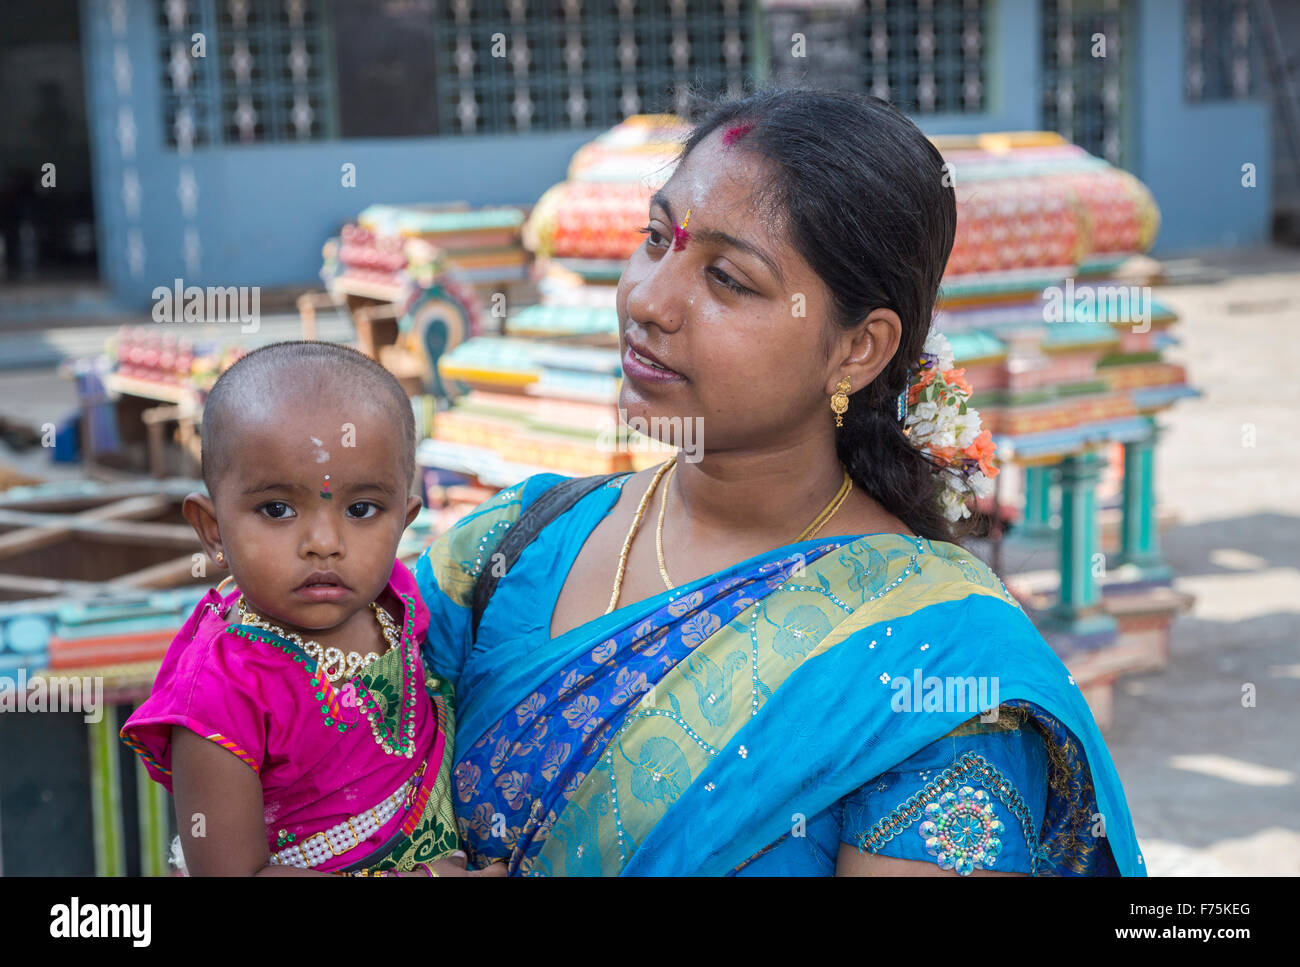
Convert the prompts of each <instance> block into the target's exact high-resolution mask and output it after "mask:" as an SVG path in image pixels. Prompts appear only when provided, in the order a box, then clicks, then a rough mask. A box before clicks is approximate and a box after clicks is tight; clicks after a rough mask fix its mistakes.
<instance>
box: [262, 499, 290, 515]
mask: <svg viewBox="0 0 1300 967" xmlns="http://www.w3.org/2000/svg"><path fill="white" fill-rule="evenodd" d="M257 509H258V510H260V511H261V512H262V513H264V514H265V515H266V516H267V517H269V518H271V520H288V519H289V518H290V517H294V516H296V515H295V514H294V512H293V508H292V507H290V506H289V505H288V504H286V503H285V502H284V501H283V500H272V501H270V502H268V503H265V504H263V505H262V506H261V507H259V508H257Z"/></svg>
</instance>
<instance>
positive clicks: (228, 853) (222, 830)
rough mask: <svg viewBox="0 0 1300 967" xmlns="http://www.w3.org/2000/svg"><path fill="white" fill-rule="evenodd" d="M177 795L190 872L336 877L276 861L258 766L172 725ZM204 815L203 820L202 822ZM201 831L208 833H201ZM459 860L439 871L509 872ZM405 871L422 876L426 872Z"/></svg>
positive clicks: (439, 865)
mask: <svg viewBox="0 0 1300 967" xmlns="http://www.w3.org/2000/svg"><path fill="white" fill-rule="evenodd" d="M171 741H172V751H171V756H172V797H173V798H174V799H175V800H176V824H177V827H178V828H179V829H180V834H181V846H182V848H183V849H184V851H185V866H186V868H187V869H188V870H189V874H190V876H332V875H333V874H332V873H322V872H319V871H317V870H304V869H301V868H299V867H296V866H278V865H275V866H273V865H272V864H271V853H270V851H269V850H268V849H267V848H266V832H265V829H266V827H265V825H264V823H265V819H264V814H263V809H264V806H263V803H262V783H261V782H260V781H259V780H258V778H257V774H256V773H254V772H253V770H252V769H250V768H248V766H246V765H244V763H242V762H240V761H239V759H238V758H236V757H235V756H233V755H231V754H230V753H229V752H227V751H226V750H225V749H223V748H221V747H220V746H219V745H216V744H215V743H213V742H209V741H208V740H207V739H204V738H202V737H200V736H198V735H195V734H194V733H193V732H191V731H190V730H189V729H187V728H184V727H182V726H179V725H174V726H172V739H171ZM200 817H202V822H200V821H199V820H200ZM195 830H198V831H200V832H202V833H203V834H204V835H202V836H195V835H194V833H195ZM463 855H464V854H460V856H461V857H462V858H461V859H460V860H459V862H457V860H455V859H449V858H444V859H440V860H435V861H434V862H433V864H432V866H433V869H434V870H435V872H437V874H438V875H439V876H505V874H506V868H505V865H504V864H502V863H496V864H493V865H492V866H489V867H488V868H487V869H484V870H466V869H465V860H464V859H463ZM398 875H399V876H407V877H421V878H423V877H424V876H426V874H425V873H422V872H411V873H401V874H398Z"/></svg>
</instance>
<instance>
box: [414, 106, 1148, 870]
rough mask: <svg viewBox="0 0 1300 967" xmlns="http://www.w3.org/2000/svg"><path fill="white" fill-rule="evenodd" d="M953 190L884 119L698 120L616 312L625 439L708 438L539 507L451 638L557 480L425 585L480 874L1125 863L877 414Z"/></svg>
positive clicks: (1008, 600) (926, 485) (1072, 696)
mask: <svg viewBox="0 0 1300 967" xmlns="http://www.w3.org/2000/svg"><path fill="white" fill-rule="evenodd" d="M950 184H951V179H948V178H946V177H945V170H944V168H943V159H942V158H941V156H940V155H939V153H938V152H937V151H936V150H935V148H934V147H933V146H932V145H931V144H930V143H929V142H928V141H927V140H926V138H925V137H924V136H923V135H922V134H921V133H920V131H919V130H918V129H917V128H916V127H915V126H914V125H913V124H912V123H911V122H910V121H909V120H908V119H907V118H906V117H904V116H903V115H902V114H900V113H899V112H898V111H896V110H895V109H893V108H892V107H890V106H889V105H887V104H885V103H884V102H882V101H879V100H876V99H874V98H869V97H865V96H859V95H850V94H839V93H828V92H812V91H763V92H759V93H757V94H754V95H751V96H749V97H748V98H746V99H744V100H740V101H738V102H733V103H729V104H723V105H719V106H715V107H714V109H713V111H712V113H711V114H710V115H709V116H708V117H707V118H705V119H704V120H703V121H702V122H701V123H700V124H699V125H698V126H697V127H696V129H695V130H694V132H693V134H692V136H691V137H690V138H689V139H688V141H687V142H686V145H685V147H684V151H683V154H682V156H681V158H680V160H679V163H678V165H677V167H676V168H675V170H674V172H673V175H672V177H671V178H670V180H669V181H668V182H667V183H666V184H665V185H664V187H663V189H662V190H661V191H660V192H658V193H657V194H656V195H655V197H654V199H653V200H652V202H651V205H650V210H649V223H648V225H647V227H646V229H644V231H645V232H646V236H647V237H646V242H645V244H644V245H643V246H641V247H640V248H638V250H637V251H636V252H635V253H634V254H633V256H632V257H631V259H630V260H629V262H628V265H627V268H626V271H625V272H624V273H623V276H622V278H621V281H620V283H619V287H618V298H617V305H618V316H619V322H620V348H621V349H622V350H623V353H624V355H623V369H624V380H623V385H622V391H621V397H620V408H621V410H623V411H624V413H625V418H627V419H630V418H632V417H640V418H641V419H643V420H646V421H647V423H650V421H652V420H654V419H655V418H658V422H656V423H653V424H651V425H657V426H660V427H674V426H676V427H681V426H684V424H685V421H687V420H693V421H698V422H697V423H695V426H696V427H698V428H699V429H700V430H702V431H703V432H702V435H701V434H699V433H697V434H696V436H695V438H694V439H695V440H696V441H697V442H698V445H697V446H696V448H695V450H694V451H693V452H692V451H689V450H686V449H682V450H680V451H679V453H678V455H677V457H676V459H674V460H671V461H668V462H666V463H664V464H663V465H661V466H659V467H657V468H652V469H648V470H645V471H642V472H639V473H629V474H626V475H622V476H617V477H614V478H612V479H611V480H609V481H607V482H605V483H603V484H602V485H600V486H598V487H597V488H596V489H594V490H592V491H590V492H589V493H588V494H586V495H585V496H583V497H582V498H581V499H579V500H578V501H577V502H576V503H575V504H574V505H573V506H572V507H570V508H569V509H568V510H566V511H564V512H563V513H561V514H560V515H559V516H557V517H555V519H554V520H552V521H551V522H550V523H549V524H547V525H546V526H545V527H544V528H543V529H542V530H541V531H540V533H539V534H538V535H537V537H536V539H535V540H533V541H532V543H531V544H529V545H528V546H527V547H526V548H525V549H524V550H523V552H522V553H521V554H520V555H519V557H518V559H517V560H515V561H514V562H513V564H512V566H511V567H510V568H509V570H508V571H507V572H506V573H505V574H504V576H503V577H501V578H500V580H499V583H498V584H497V585H496V588H495V591H494V593H493V595H492V597H491V599H490V601H489V603H488V605H487V607H486V610H485V611H483V613H482V617H481V623H480V625H479V626H478V628H477V632H476V633H475V630H474V628H473V622H472V620H471V602H472V595H473V588H474V584H475V581H476V580H477V579H478V578H479V577H480V575H481V574H482V572H483V570H484V569H485V568H489V567H491V566H493V555H494V553H496V548H497V547H498V546H499V545H500V542H501V540H502V538H503V536H504V535H505V534H506V533H508V532H509V529H510V528H511V526H512V525H513V524H514V522H515V521H517V520H518V519H519V517H520V515H521V513H523V512H524V511H525V510H526V509H527V508H528V507H529V506H531V505H532V504H533V502H534V501H536V500H537V499H538V497H539V496H540V495H541V494H543V493H544V492H546V491H547V490H548V489H549V488H550V487H552V486H554V485H555V484H557V483H558V482H560V481H561V480H562V479H563V478H562V477H559V476H557V475H554V474H538V475H535V476H531V477H529V478H527V479H526V480H523V481H520V482H519V483H517V484H515V485H514V486H511V487H508V488H507V489H506V490H504V491H502V492H501V493H500V494H498V495H497V496H496V497H494V498H492V499H491V500H488V501H486V502H485V503H484V504H483V505H481V506H480V507H478V508H476V509H475V510H474V511H473V512H472V513H470V514H469V515H468V516H466V517H465V518H464V519H462V520H461V521H459V522H458V523H457V525H456V526H455V527H453V528H452V529H451V530H450V531H449V532H448V533H447V534H445V535H443V536H442V537H441V538H440V539H439V540H438V541H437V542H436V543H435V544H434V545H433V546H432V547H430V548H429V550H428V551H427V552H426V553H425V555H424V556H423V557H422V558H421V559H420V560H419V562H418V565H417V568H416V577H417V581H418V583H419V586H420V589H421V593H422V595H423V598H424V602H425V604H426V605H427V606H428V608H429V611H430V613H431V620H430V625H429V634H428V641H427V645H426V655H425V657H426V663H427V667H429V668H430V669H432V670H433V671H434V672H435V673H437V674H440V675H442V676H444V677H445V678H447V679H448V680H449V681H450V682H451V684H452V685H453V687H454V689H455V693H456V697H457V706H458V721H457V734H456V742H455V753H454V761H455V767H454V772H453V776H454V778H453V784H454V786H455V804H456V809H457V814H458V822H459V825H460V832H461V834H462V840H463V842H464V844H465V848H466V849H467V850H468V851H469V853H470V857H471V866H480V867H481V866H484V865H486V864H488V863H490V862H493V861H502V860H504V861H506V862H507V863H508V868H509V872H510V873H511V874H524V875H601V874H604V875H612V874H672V875H680V874H699V875H729V874H739V875H771V874H795V875H828V874H841V875H871V874H919V875H927V874H949V875H957V874H960V875H994V874H1004V875H1005V874H1030V875H1115V874H1124V875H1141V874H1142V872H1143V868H1142V859H1141V855H1140V853H1139V851H1138V845H1137V841H1136V838H1135V836H1134V832H1133V828H1132V823H1131V820H1130V817H1129V813H1128V809H1127V806H1126V803H1125V800H1124V793H1123V790H1122V788H1121V786H1120V782H1119V778H1118V776H1117V775H1116V772H1115V768H1114V765H1113V764H1112V762H1111V759H1110V757H1109V755H1108V754H1107V751H1106V747H1105V744H1104V743H1103V741H1102V738H1101V735H1100V733H1099V732H1098V730H1097V727H1096V724H1095V722H1094V721H1093V718H1092V716H1091V714H1090V712H1089V710H1088V706H1087V704H1086V702H1085V701H1084V699H1083V696H1082V695H1081V693H1080V691H1079V689H1078V687H1077V686H1076V685H1075V683H1074V681H1073V679H1072V678H1071V677H1070V675H1069V672H1068V671H1067V669H1066V668H1065V666H1064V665H1063V664H1062V663H1061V661H1060V660H1059V659H1058V658H1057V657H1056V655H1055V654H1054V653H1053V652H1052V651H1051V649H1050V648H1049V647H1048V646H1047V644H1046V643H1045V642H1044V641H1043V639H1042V637H1041V636H1040V635H1039V634H1038V632H1037V631H1036V630H1035V628H1034V627H1033V625H1032V624H1031V623H1030V621H1029V620H1028V618H1027V617H1026V616H1025V614H1024V612H1023V611H1022V610H1021V609H1020V607H1019V606H1018V604H1017V603H1016V601H1015V599H1014V598H1012V597H1011V595H1010V594H1008V592H1007V591H1006V589H1005V587H1003V585H1002V583H1001V581H999V580H998V578H997V577H996V576H995V575H994V574H993V573H992V572H991V571H990V570H989V569H988V568H987V567H986V566H985V565H984V564H983V563H981V562H980V561H979V560H978V559H977V558H976V557H974V556H973V555H972V554H970V553H969V552H967V551H966V550H964V549H963V548H962V547H961V546H960V545H959V544H957V543H955V540H956V537H957V534H956V532H955V529H954V526H953V521H952V520H950V517H952V516H954V515H950V514H945V512H944V502H943V496H942V495H943V493H944V492H945V491H944V484H943V479H942V475H941V471H940V465H939V464H938V463H936V461H935V460H934V459H933V457H932V455H928V454H927V453H924V452H922V450H921V449H920V448H918V447H917V446H915V445H914V440H913V439H911V438H910V435H909V434H905V433H904V429H905V427H906V426H907V424H904V423H902V422H900V420H899V412H898V403H897V400H898V397H899V396H900V394H904V393H905V392H906V390H907V387H908V385H909V379H910V378H911V377H912V370H913V367H914V364H915V363H916V362H917V361H918V360H920V359H921V358H922V357H923V347H925V346H926V339H927V334H928V332H929V328H930V320H931V316H932V313H933V307H934V301H935V298H936V295H937V290H938V286H939V281H940V278H941V276H942V274H943V270H944V266H945V264H946V262H947V258H948V255H949V252H950V251H951V247H952V243H953V235H954V231H955V225H956V209H955V200H954V197H953V191H952V189H951V187H948V186H949V185H950ZM846 396H847V408H845V406H844V403H845V402H846V400H845V397H846ZM828 402H829V403H830V405H828ZM919 408H920V407H918V409H919ZM837 424H840V425H837ZM678 432H680V431H678ZM686 439H687V437H686V436H685V435H684V434H683V435H681V436H679V437H677V438H676V439H675V440H667V441H666V442H670V443H677V445H679V446H682V443H681V441H683V440H686ZM951 503H952V502H951V500H950V499H949V500H948V505H949V506H951ZM981 710H983V711H982V712H981Z"/></svg>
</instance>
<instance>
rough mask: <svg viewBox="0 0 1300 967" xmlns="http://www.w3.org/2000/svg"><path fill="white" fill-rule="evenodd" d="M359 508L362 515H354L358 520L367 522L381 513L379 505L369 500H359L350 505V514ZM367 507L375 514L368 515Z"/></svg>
mask: <svg viewBox="0 0 1300 967" xmlns="http://www.w3.org/2000/svg"><path fill="white" fill-rule="evenodd" d="M358 507H360V508H361V513H359V514H353V516H354V517H356V518H357V519H358V520H365V519H366V518H368V517H374V516H375V514H377V513H379V511H380V507H379V505H378V504H376V503H373V502H371V501H369V500H358V501H357V502H356V503H355V504H349V505H348V511H349V512H351V511H354V510H356V509H357V508H358ZM367 507H369V508H370V510H372V511H373V512H374V513H367V512H366V508H367Z"/></svg>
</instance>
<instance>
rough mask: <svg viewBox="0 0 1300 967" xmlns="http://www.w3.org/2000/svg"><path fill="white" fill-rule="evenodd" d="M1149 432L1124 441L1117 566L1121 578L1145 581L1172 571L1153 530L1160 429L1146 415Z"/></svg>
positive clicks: (1166, 575) (1169, 574)
mask: <svg viewBox="0 0 1300 967" xmlns="http://www.w3.org/2000/svg"><path fill="white" fill-rule="evenodd" d="M1147 422H1148V423H1149V424H1150V426H1151V432H1150V434H1149V435H1148V436H1147V437H1145V438H1144V439H1141V440H1135V441H1133V442H1131V443H1126V444H1124V492H1123V502H1122V508H1121V509H1122V518H1121V532H1120V554H1119V561H1118V563H1119V565H1120V567H1119V568H1118V569H1117V571H1116V574H1117V576H1118V577H1120V578H1121V579H1122V578H1124V577H1133V578H1138V579H1146V580H1157V579H1159V580H1163V579H1167V578H1171V577H1172V576H1173V572H1172V571H1171V569H1170V568H1169V567H1168V566H1167V565H1166V564H1165V562H1164V560H1163V558H1162V557H1161V555H1160V547H1159V537H1158V535H1157V533H1156V494H1155V459H1156V453H1155V451H1156V440H1157V439H1158V438H1159V435H1160V428H1159V426H1158V425H1157V424H1156V421H1155V419H1154V418H1152V417H1148V418H1147Z"/></svg>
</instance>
